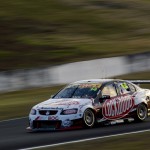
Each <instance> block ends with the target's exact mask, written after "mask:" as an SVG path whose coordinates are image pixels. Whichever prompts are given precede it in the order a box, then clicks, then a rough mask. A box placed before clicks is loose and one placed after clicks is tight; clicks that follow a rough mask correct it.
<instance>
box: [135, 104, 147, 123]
mask: <svg viewBox="0 0 150 150" xmlns="http://www.w3.org/2000/svg"><path fill="white" fill-rule="evenodd" d="M147 116H148V109H147V107H146V106H145V105H144V104H139V105H138V107H137V110H136V116H135V118H134V119H135V121H136V122H142V121H145V120H146V118H147Z"/></svg>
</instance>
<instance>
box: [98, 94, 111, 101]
mask: <svg viewBox="0 0 150 150" xmlns="http://www.w3.org/2000/svg"><path fill="white" fill-rule="evenodd" d="M107 99H110V95H102V97H100V98H99V102H100V103H103V102H104V101H105V100H107Z"/></svg>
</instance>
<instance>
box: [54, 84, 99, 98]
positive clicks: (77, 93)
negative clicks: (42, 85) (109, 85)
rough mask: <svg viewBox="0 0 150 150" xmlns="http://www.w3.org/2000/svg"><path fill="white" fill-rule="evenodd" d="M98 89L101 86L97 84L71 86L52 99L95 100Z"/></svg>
mask: <svg viewBox="0 0 150 150" xmlns="http://www.w3.org/2000/svg"><path fill="white" fill-rule="evenodd" d="M100 87H101V84H98V83H87V84H72V85H69V86H67V87H65V88H64V89H62V90H61V91H60V92H58V93H57V94H56V95H55V96H54V97H53V98H54V99H60V98H96V96H97V93H98V91H99V89H100Z"/></svg>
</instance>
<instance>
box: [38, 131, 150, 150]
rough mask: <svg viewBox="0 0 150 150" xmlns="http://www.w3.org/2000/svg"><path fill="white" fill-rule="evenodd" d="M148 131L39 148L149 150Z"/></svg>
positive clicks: (52, 149)
mask: <svg viewBox="0 0 150 150" xmlns="http://www.w3.org/2000/svg"><path fill="white" fill-rule="evenodd" d="M149 137H150V132H144V133H138V134H131V135H122V136H117V137H110V138H104V139H98V140H92V141H88V142H80V143H75V144H65V145H60V146H54V147H48V148H40V149H39V150H49V149H50V150H66V149H71V150H90V149H94V150H141V149H143V150H149V147H150V142H149Z"/></svg>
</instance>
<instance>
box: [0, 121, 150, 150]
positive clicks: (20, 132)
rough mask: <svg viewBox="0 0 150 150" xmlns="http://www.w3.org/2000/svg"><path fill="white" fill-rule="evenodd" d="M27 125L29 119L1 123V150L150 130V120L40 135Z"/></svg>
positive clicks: (42, 133) (41, 133)
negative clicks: (27, 128) (29, 129)
mask: <svg viewBox="0 0 150 150" xmlns="http://www.w3.org/2000/svg"><path fill="white" fill-rule="evenodd" d="M27 125H28V120H27V118H23V119H17V120H11V121H5V122H0V150H8V149H9V150H13V149H22V148H29V147H33V146H42V145H47V144H48V145H49V144H56V143H60V142H68V141H72V140H80V139H87V138H93V137H100V136H106V135H112V134H120V133H126V132H132V131H140V130H145V129H150V118H148V119H147V121H145V122H142V123H134V122H131V123H127V124H124V123H120V124H117V125H109V126H103V127H97V128H93V129H80V130H72V131H57V132H56V131H55V132H54V131H53V132H40V133H27V132H26V127H27Z"/></svg>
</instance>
